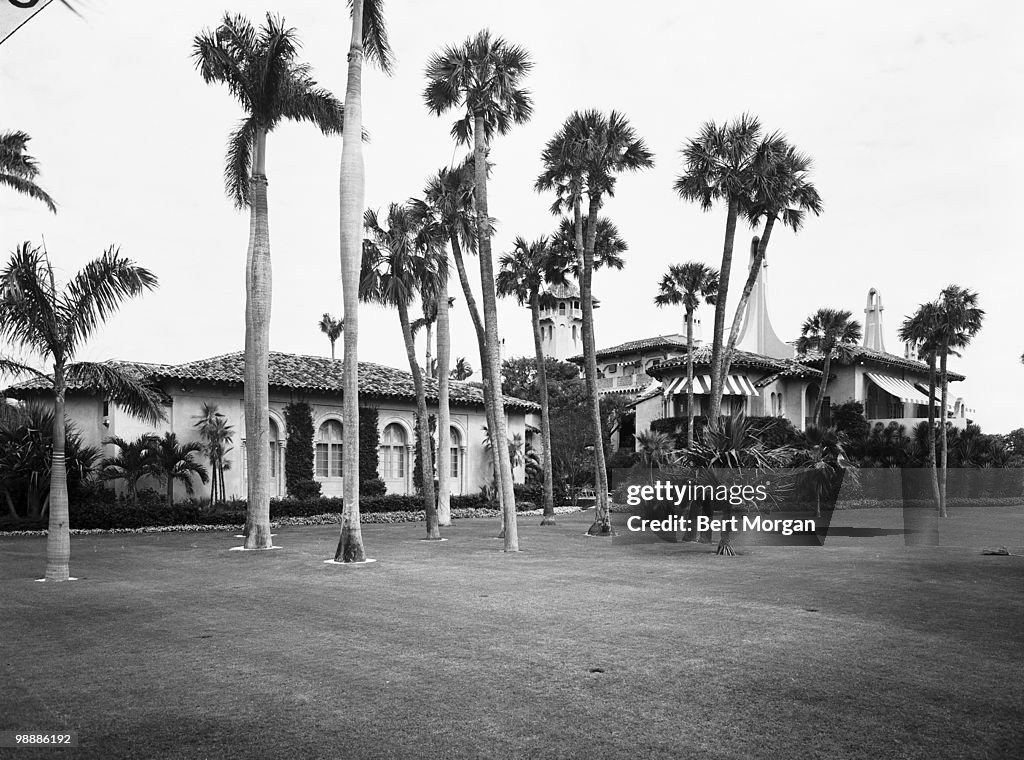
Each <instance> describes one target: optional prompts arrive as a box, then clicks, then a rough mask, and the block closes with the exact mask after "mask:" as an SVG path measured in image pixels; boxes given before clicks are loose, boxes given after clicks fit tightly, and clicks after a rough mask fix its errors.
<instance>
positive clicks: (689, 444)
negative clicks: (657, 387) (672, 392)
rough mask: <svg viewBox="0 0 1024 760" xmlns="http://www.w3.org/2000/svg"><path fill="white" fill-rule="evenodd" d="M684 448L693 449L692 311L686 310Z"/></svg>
mask: <svg viewBox="0 0 1024 760" xmlns="http://www.w3.org/2000/svg"><path fill="white" fill-rule="evenodd" d="M686 448H688V449H692V448H693V310H692V309H687V310H686Z"/></svg>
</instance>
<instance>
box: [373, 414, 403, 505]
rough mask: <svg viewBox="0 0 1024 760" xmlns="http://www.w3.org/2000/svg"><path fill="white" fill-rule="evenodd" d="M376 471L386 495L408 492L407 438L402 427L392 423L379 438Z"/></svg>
mask: <svg viewBox="0 0 1024 760" xmlns="http://www.w3.org/2000/svg"><path fill="white" fill-rule="evenodd" d="M377 471H378V472H379V473H380V477H381V479H382V480H383V481H384V484H385V485H386V486H387V489H388V493H407V492H408V490H409V436H408V435H407V434H406V430H405V428H404V427H402V426H401V425H399V424H398V423H397V422H392V423H391V424H389V425H387V426H386V427H385V428H384V432H383V433H382V434H381V436H380V455H379V457H378V459H377Z"/></svg>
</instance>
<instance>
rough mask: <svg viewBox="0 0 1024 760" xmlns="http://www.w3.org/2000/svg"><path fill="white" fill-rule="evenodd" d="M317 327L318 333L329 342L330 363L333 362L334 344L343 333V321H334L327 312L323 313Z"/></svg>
mask: <svg viewBox="0 0 1024 760" xmlns="http://www.w3.org/2000/svg"><path fill="white" fill-rule="evenodd" d="M317 325H318V326H319V327H320V332H322V333H323V334H324V335H326V336H327V340H329V341H330V342H331V361H334V344H335V343H336V342H337V340H338V338H340V337H341V336H342V334H343V333H344V332H345V320H344V319H335V318H334V317H332V316H331V315H330V314H328V313H327V312H324V315H323V316H322V317H320V321H319V322H318V323H317Z"/></svg>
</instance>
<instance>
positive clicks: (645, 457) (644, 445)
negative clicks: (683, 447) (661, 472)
mask: <svg viewBox="0 0 1024 760" xmlns="http://www.w3.org/2000/svg"><path fill="white" fill-rule="evenodd" d="M633 437H634V438H636V443H637V455H638V456H639V459H640V462H641V463H642V464H645V465H647V467H648V469H649V470H650V473H651V479H652V480H653V478H654V468H656V467H661V465H663V464H666V463H667V462H668V461H669V459H670V457H671V455H672V451H673V450H674V449H675V445H674V443H675V442H674V441H673V440H672V436H670V435H669V434H668V433H662V432H660V431H654V430H645V431H643V432H641V433H638V434H637V435H635V436H633Z"/></svg>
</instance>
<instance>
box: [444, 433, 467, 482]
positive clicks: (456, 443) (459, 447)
mask: <svg viewBox="0 0 1024 760" xmlns="http://www.w3.org/2000/svg"><path fill="white" fill-rule="evenodd" d="M449 430H450V431H451V432H450V447H451V460H452V463H451V471H450V472H449V473H448V480H449V483H450V485H449V488H450V489H451V494H452V495H453V496H455V495H458V494H461V493H462V481H463V479H464V478H463V471H464V469H465V465H466V462H465V458H466V447H465V446H464V445H463V443H462V433H460V432H459V429H458V428H457V427H455V426H454V425H453V426H452V427H450V428H449Z"/></svg>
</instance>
